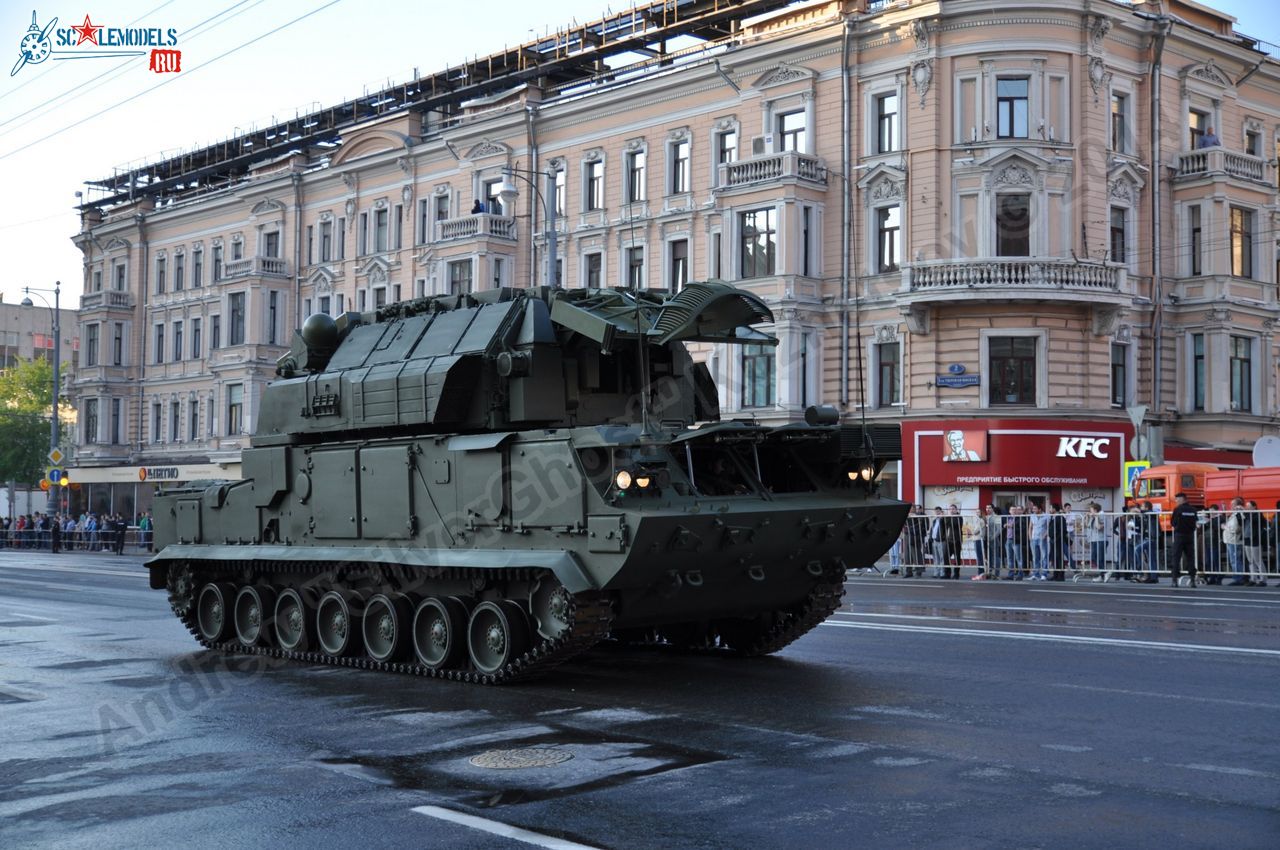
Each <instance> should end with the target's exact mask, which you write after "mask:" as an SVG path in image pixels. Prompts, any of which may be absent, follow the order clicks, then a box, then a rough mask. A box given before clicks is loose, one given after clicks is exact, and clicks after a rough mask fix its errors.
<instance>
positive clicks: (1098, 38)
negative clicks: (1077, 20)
mask: <svg viewBox="0 0 1280 850" xmlns="http://www.w3.org/2000/svg"><path fill="white" fill-rule="evenodd" d="M1109 32H1111V19H1110V18H1108V17H1107V16H1106V15H1094V16H1093V23H1092V24H1090V25H1089V49H1090V50H1092V51H1093V52H1094V53H1097V52H1099V51H1101V50H1102V40H1103V39H1105V38H1106V37H1107V33H1109Z"/></svg>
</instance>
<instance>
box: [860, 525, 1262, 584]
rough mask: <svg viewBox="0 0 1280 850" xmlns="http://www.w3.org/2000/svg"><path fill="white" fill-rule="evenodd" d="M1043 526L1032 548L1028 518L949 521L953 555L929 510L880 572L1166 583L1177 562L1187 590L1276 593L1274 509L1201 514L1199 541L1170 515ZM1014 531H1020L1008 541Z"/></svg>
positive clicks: (948, 540)
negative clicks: (1191, 585) (1175, 527)
mask: <svg viewBox="0 0 1280 850" xmlns="http://www.w3.org/2000/svg"><path fill="white" fill-rule="evenodd" d="M944 516H946V515H945V514H944ZM1048 516H1049V522H1048V523H1047V529H1046V532H1045V534H1044V536H1043V537H1041V538H1037V537H1035V536H1034V535H1033V531H1032V523H1031V519H1030V514H1028V513H1023V514H1021V515H1020V516H1014V515H994V516H993V515H990V514H987V513H986V512H985V511H983V512H981V513H979V512H974V511H961V512H960V515H959V517H958V518H955V519H950V520H948V522H949V523H950V525H951V528H952V529H954V527H955V521H956V519H958V520H959V523H960V527H961V529H962V537H961V539H960V541H959V545H958V546H957V545H956V542H955V539H954V533H953V532H952V533H950V534H947V533H945V532H944V534H943V537H944V539H942V540H938V539H935V535H934V534H933V529H934V526H933V521H934V513H933V511H932V510H928V511H926V512H925V514H923V515H912V516H911V517H909V518H908V521H907V525H906V526H905V527H904V528H903V531H902V534H901V535H900V536H899V538H898V540H897V541H895V543H894V545H893V549H892V550H891V551H890V553H889V558H888V561H889V564H888V568H887V569H886V568H885V565H884V563H883V562H881V563H880V564H879V565H878V567H877V569H879V570H880V571H881V572H882V573H884V574H886V575H890V574H894V573H895V572H896V573H897V574H899V575H903V574H906V575H927V576H931V577H939V578H948V577H950V578H960V577H964V578H966V579H975V578H976V577H978V576H981V577H982V579H983V580H994V579H1001V580H1014V581H1016V580H1031V581H1034V580H1045V581H1077V582H1078V581H1094V582H1107V581H1124V580H1129V581H1138V582H1145V583H1153V582H1157V581H1159V580H1160V579H1163V578H1171V577H1172V575H1173V571H1174V566H1175V561H1176V562H1177V566H1178V573H1179V577H1180V579H1181V583H1182V584H1184V585H1185V584H1187V583H1188V581H1189V578H1188V577H1189V574H1190V572H1192V571H1193V570H1194V572H1195V573H1196V574H1197V575H1198V576H1199V577H1200V580H1202V581H1204V582H1205V583H1207V584H1224V585H1231V586H1264V585H1266V584H1269V583H1275V584H1280V508H1277V509H1275V510H1270V511H1267V510H1261V509H1254V510H1251V509H1242V510H1230V509H1224V510H1213V509H1202V510H1200V511H1199V512H1198V514H1197V523H1196V530H1195V533H1194V534H1192V535H1188V536H1185V539H1184V537H1183V536H1181V535H1175V534H1174V533H1173V532H1172V531H1171V530H1170V523H1169V517H1170V514H1169V512H1167V511H1165V512H1159V511H1151V512H1133V511H1126V512H1119V511H1114V512H1107V511H1103V512H1099V513H1097V514H1090V513H1089V512H1087V511H1073V512H1072V514H1062V515H1060V517H1061V519H1055V515H1053V514H1048ZM1019 521H1020V522H1022V523H1023V526H1022V528H1021V530H1019V529H1018V528H1016V527H1013V528H1012V532H1011V526H1013V524H1014V523H1015V522H1019ZM995 542H998V544H999V545H992V543H995Z"/></svg>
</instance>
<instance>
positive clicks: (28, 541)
mask: <svg viewBox="0 0 1280 850" xmlns="http://www.w3.org/2000/svg"><path fill="white" fill-rule="evenodd" d="M152 534H153V532H151V531H143V530H141V529H139V528H138V527H136V526H130V527H129V528H128V529H127V530H126V531H125V535H124V551H125V552H127V553H130V554H137V553H139V552H146V551H148V550H149V548H150V547H151V542H152ZM52 536H53V535H52V532H51V531H50V530H48V529H38V528H22V529H19V528H7V529H0V550H3V549H44V550H46V551H47V550H48V549H50V548H51V546H52ZM58 545H59V548H60V549H61V550H62V551H64V552H114V551H115V548H116V532H114V531H110V530H108V531H63V532H61V534H60V535H59V539H58Z"/></svg>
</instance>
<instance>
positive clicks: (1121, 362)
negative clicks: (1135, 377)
mask: <svg viewBox="0 0 1280 850" xmlns="http://www.w3.org/2000/svg"><path fill="white" fill-rule="evenodd" d="M1128 403H1129V346H1127V345H1123V344H1121V343H1118V342H1113V343H1111V406H1112V407H1124V406H1126V405H1127V404H1128Z"/></svg>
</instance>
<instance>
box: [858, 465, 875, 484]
mask: <svg viewBox="0 0 1280 850" xmlns="http://www.w3.org/2000/svg"><path fill="white" fill-rule="evenodd" d="M859 474H861V475H862V480H863V481H870V480H871V478H872V477H873V476H874V475H875V474H876V471H875V469H873V468H872V467H870V466H864V467H862V470H861V472H860V473H859Z"/></svg>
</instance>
